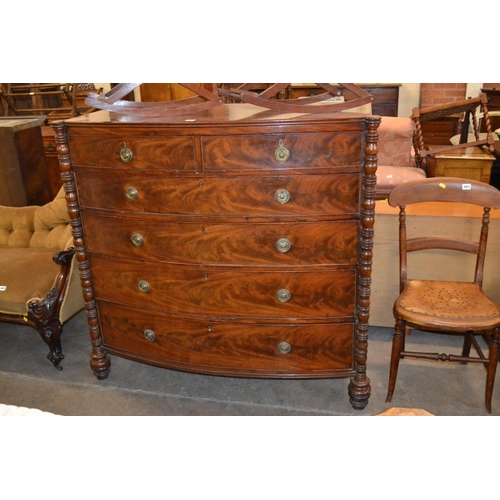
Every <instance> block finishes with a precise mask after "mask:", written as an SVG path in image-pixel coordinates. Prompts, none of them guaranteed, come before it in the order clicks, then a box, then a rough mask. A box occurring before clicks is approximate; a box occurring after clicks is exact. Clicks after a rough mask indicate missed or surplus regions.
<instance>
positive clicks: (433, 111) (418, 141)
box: [411, 93, 494, 177]
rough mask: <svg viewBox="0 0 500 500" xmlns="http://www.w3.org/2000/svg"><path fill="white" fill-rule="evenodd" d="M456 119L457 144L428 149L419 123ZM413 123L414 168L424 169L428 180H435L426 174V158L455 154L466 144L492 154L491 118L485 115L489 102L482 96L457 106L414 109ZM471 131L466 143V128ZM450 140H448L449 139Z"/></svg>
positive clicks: (459, 102) (427, 164) (430, 174)
mask: <svg viewBox="0 0 500 500" xmlns="http://www.w3.org/2000/svg"><path fill="white" fill-rule="evenodd" d="M478 108H480V109H481V111H482V115H483V118H482V126H483V127H484V130H485V133H484V134H482V136H483V137H481V136H480V132H479V126H478V120H477V114H476V111H477V109H478ZM451 116H457V117H458V119H460V120H461V133H460V140H459V143H458V144H452V143H451V142H450V143H449V144H447V145H441V144H439V145H429V144H428V143H427V141H426V139H425V137H424V133H423V130H422V123H424V122H430V121H434V120H440V119H443V118H447V117H451ZM411 118H412V120H413V121H414V122H415V135H414V142H413V146H414V148H415V161H416V163H417V166H419V167H420V168H422V169H424V171H425V172H426V174H427V177H434V173H433V172H432V171H429V163H430V162H429V157H430V156H432V155H435V154H437V153H442V152H445V151H446V152H448V151H455V150H458V149H461V148H464V144H465V143H467V146H468V147H472V146H478V147H479V146H487V148H488V149H489V151H490V153H492V152H493V143H494V137H493V134H492V130H491V123H490V117H489V114H488V98H487V96H486V94H484V93H482V94H480V95H479V96H478V97H475V98H473V99H463V100H460V101H456V102H450V103H446V104H440V105H438V106H431V107H427V108H420V109H419V108H413V111H412V115H411ZM470 124H472V127H473V139H475V140H473V141H471V142H469V126H470ZM450 139H451V137H450Z"/></svg>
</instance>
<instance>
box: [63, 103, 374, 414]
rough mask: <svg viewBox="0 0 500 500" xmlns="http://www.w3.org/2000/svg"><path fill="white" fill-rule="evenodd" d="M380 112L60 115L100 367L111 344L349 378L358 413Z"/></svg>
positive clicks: (241, 109) (232, 369)
mask: <svg viewBox="0 0 500 500" xmlns="http://www.w3.org/2000/svg"><path fill="white" fill-rule="evenodd" d="M379 121H380V118H379V117H372V116H369V117H365V116H361V115H355V114H350V113H335V114H326V115H319V116H315V115H293V116H285V115H279V114H277V113H275V112H271V111H266V110H263V109H260V108H258V107H255V106H251V105H246V104H224V105H221V106H219V107H216V108H214V109H213V110H211V111H206V112H203V113H199V114H195V115H188V116H180V117H162V118H148V119H146V118H137V117H134V118H132V117H130V116H129V117H127V116H120V115H116V114H114V113H108V112H106V111H98V112H95V113H92V114H89V115H84V116H82V117H78V118H73V119H70V120H68V121H66V122H64V123H58V124H55V125H54V128H55V130H56V142H57V147H58V152H59V162H60V166H61V172H62V178H63V181H64V186H65V189H66V198H67V203H68V210H69V213H70V216H71V224H72V226H73V235H74V240H75V247H76V255H77V260H78V263H79V269H80V277H81V283H82V289H83V294H84V298H85V302H86V312H87V317H88V324H89V330H90V335H91V339H92V354H91V367H92V370H93V372H94V373H95V374H96V376H97V377H98V378H105V377H107V376H108V373H109V370H110V360H109V356H108V354H113V355H117V356H122V357H126V358H129V359H132V360H136V361H140V362H146V363H149V364H154V365H157V366H161V367H165V368H171V369H177V370H184V371H190V372H197V373H203V374H213V375H226V376H236V377H274V378H337V377H347V378H350V383H349V388H348V393H349V397H350V401H351V404H352V405H353V406H354V407H355V408H358V409H362V408H364V407H365V406H366V404H367V402H368V398H369V395H370V384H369V379H368V378H367V376H366V355H367V337H368V315H369V304H370V280H371V277H370V276H371V260H372V259H371V253H372V236H373V221H374V192H375V171H376V154H377V149H376V148H377V146H376V141H377V133H376V130H377V127H378V124H379Z"/></svg>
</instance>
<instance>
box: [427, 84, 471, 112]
mask: <svg viewBox="0 0 500 500" xmlns="http://www.w3.org/2000/svg"><path fill="white" fill-rule="evenodd" d="M466 90H467V84H466V83H422V84H421V86H420V107H421V108H427V107H428V106H437V105H439V104H445V103H447V102H453V101H459V100H461V99H465V93H466Z"/></svg>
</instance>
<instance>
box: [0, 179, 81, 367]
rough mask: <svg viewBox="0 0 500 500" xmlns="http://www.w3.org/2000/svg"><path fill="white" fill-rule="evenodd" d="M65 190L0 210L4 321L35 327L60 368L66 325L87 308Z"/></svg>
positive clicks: (0, 310)
mask: <svg viewBox="0 0 500 500" xmlns="http://www.w3.org/2000/svg"><path fill="white" fill-rule="evenodd" d="M72 245H73V238H72V235H71V226H70V224H69V215H68V211H67V208H66V200H65V193H64V189H63V188H61V190H60V191H59V193H58V195H57V196H56V198H55V199H54V200H53V201H52V202H50V203H47V204H46V205H44V206H42V207H38V206H27V207H6V206H0V321H5V322H11V323H19V324H26V325H29V326H31V327H33V328H35V329H36V330H37V331H38V332H39V334H40V336H41V337H42V339H43V340H44V341H45V342H46V343H47V345H48V346H49V348H50V351H49V354H48V356H47V357H48V358H49V359H50V360H51V361H52V363H53V364H54V366H55V367H56V368H58V369H61V367H60V362H61V360H62V359H63V357H64V356H63V355H62V351H61V340H60V336H61V333H62V325H63V324H64V323H65V322H66V321H68V320H69V319H70V318H71V317H72V316H74V315H75V314H76V313H77V312H79V311H80V310H82V309H83V307H84V301H83V296H82V293H81V288H80V284H79V278H78V270H77V266H76V264H75V261H74V259H73V254H74V249H73V247H72Z"/></svg>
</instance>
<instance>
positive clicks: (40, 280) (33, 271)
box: [0, 247, 59, 315]
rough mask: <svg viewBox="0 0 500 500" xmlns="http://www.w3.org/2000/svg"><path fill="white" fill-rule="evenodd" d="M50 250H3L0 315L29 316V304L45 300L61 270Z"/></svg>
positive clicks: (0, 257)
mask: <svg viewBox="0 0 500 500" xmlns="http://www.w3.org/2000/svg"><path fill="white" fill-rule="evenodd" d="M55 253H56V252H55V251H54V249H50V248H24V247H1V248H0V281H1V282H0V285H3V286H5V289H4V290H3V291H0V312H1V313H7V314H21V315H23V314H26V313H27V302H28V301H30V300H32V299H42V298H44V297H46V295H47V294H48V293H49V291H50V289H51V288H52V286H53V285H54V281H55V278H56V275H57V271H58V269H59V266H58V264H56V263H55V262H54V261H53V260H52V257H53V255H54V254H55Z"/></svg>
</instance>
